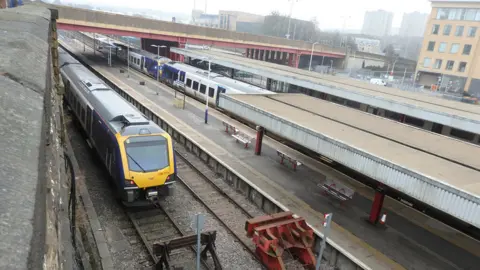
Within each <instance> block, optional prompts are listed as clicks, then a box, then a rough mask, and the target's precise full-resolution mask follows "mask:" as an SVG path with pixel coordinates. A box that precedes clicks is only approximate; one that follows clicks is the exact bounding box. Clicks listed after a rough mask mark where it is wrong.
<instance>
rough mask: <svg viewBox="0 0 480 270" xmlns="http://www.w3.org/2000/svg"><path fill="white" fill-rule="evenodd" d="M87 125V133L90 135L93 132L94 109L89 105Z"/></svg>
mask: <svg viewBox="0 0 480 270" xmlns="http://www.w3.org/2000/svg"><path fill="white" fill-rule="evenodd" d="M86 125H87V135H88V137H90V136H91V134H92V109H91V108H90V106H88V105H87V121H86Z"/></svg>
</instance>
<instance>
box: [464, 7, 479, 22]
mask: <svg viewBox="0 0 480 270" xmlns="http://www.w3.org/2000/svg"><path fill="white" fill-rule="evenodd" d="M476 15H477V10H476V9H467V10H466V11H465V16H464V17H463V19H464V20H466V21H474V20H475V16H476Z"/></svg>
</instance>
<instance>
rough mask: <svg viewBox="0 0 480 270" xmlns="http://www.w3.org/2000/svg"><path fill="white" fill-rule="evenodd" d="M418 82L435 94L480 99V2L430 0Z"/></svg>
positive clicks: (418, 66)
mask: <svg viewBox="0 0 480 270" xmlns="http://www.w3.org/2000/svg"><path fill="white" fill-rule="evenodd" d="M431 2H432V11H431V13H430V16H429V18H428V22H427V25H426V29H425V34H424V39H423V45H422V50H421V52H420V57H419V59H418V65H417V74H416V78H415V79H416V82H417V83H419V84H422V85H424V86H425V87H426V88H431V89H432V90H436V91H444V92H448V93H451V94H457V95H461V94H463V92H464V91H468V92H469V93H470V94H472V95H474V96H478V97H480V65H479V64H478V62H479V61H480V53H479V50H478V49H477V48H478V41H479V37H480V31H479V28H480V1H467V0H431Z"/></svg>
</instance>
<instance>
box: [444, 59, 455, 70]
mask: <svg viewBox="0 0 480 270" xmlns="http://www.w3.org/2000/svg"><path fill="white" fill-rule="evenodd" d="M450 62H451V63H452V67H451V68H448V63H450ZM454 67H455V61H454V60H447V64H446V65H445V70H453V68H454Z"/></svg>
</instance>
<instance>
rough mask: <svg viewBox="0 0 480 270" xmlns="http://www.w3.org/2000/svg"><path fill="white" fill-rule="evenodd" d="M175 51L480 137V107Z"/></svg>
mask: <svg viewBox="0 0 480 270" xmlns="http://www.w3.org/2000/svg"><path fill="white" fill-rule="evenodd" d="M171 51H172V52H174V53H179V54H182V55H185V56H189V57H192V58H197V59H198V58H201V57H209V58H210V60H211V62H212V63H215V64H218V65H222V66H226V67H229V68H234V69H236V70H243V71H246V72H249V73H253V74H256V75H259V76H263V77H266V78H271V79H274V80H277V81H282V82H286V83H289V84H293V85H298V86H301V87H304V88H307V89H312V90H314V91H319V92H323V93H327V94H330V95H333V96H337V97H341V98H345V99H348V100H353V101H356V102H360V103H363V104H367V105H370V106H372V107H377V108H383V109H386V110H390V111H393V112H397V113H401V114H405V115H409V116H412V117H415V118H419V119H424V120H428V121H431V122H435V123H440V124H443V125H446V126H451V127H453V128H457V129H461V130H465V131H469V132H472V133H476V134H480V106H476V105H471V104H466V103H461V102H456V101H451V100H446V99H443V98H439V97H433V96H427V95H424V94H420V93H414V92H408V91H403V90H400V89H396V88H390V87H384V86H379V85H372V84H369V83H368V82H363V81H357V80H353V79H350V78H342V77H338V76H331V75H322V74H319V73H316V72H311V71H307V70H301V69H297V68H292V67H289V66H285V65H279V64H274V63H270V62H265V61H259V60H254V59H249V58H245V57H240V56H236V55H230V54H223V53H220V52H216V51H213V50H187V49H180V48H171Z"/></svg>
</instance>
